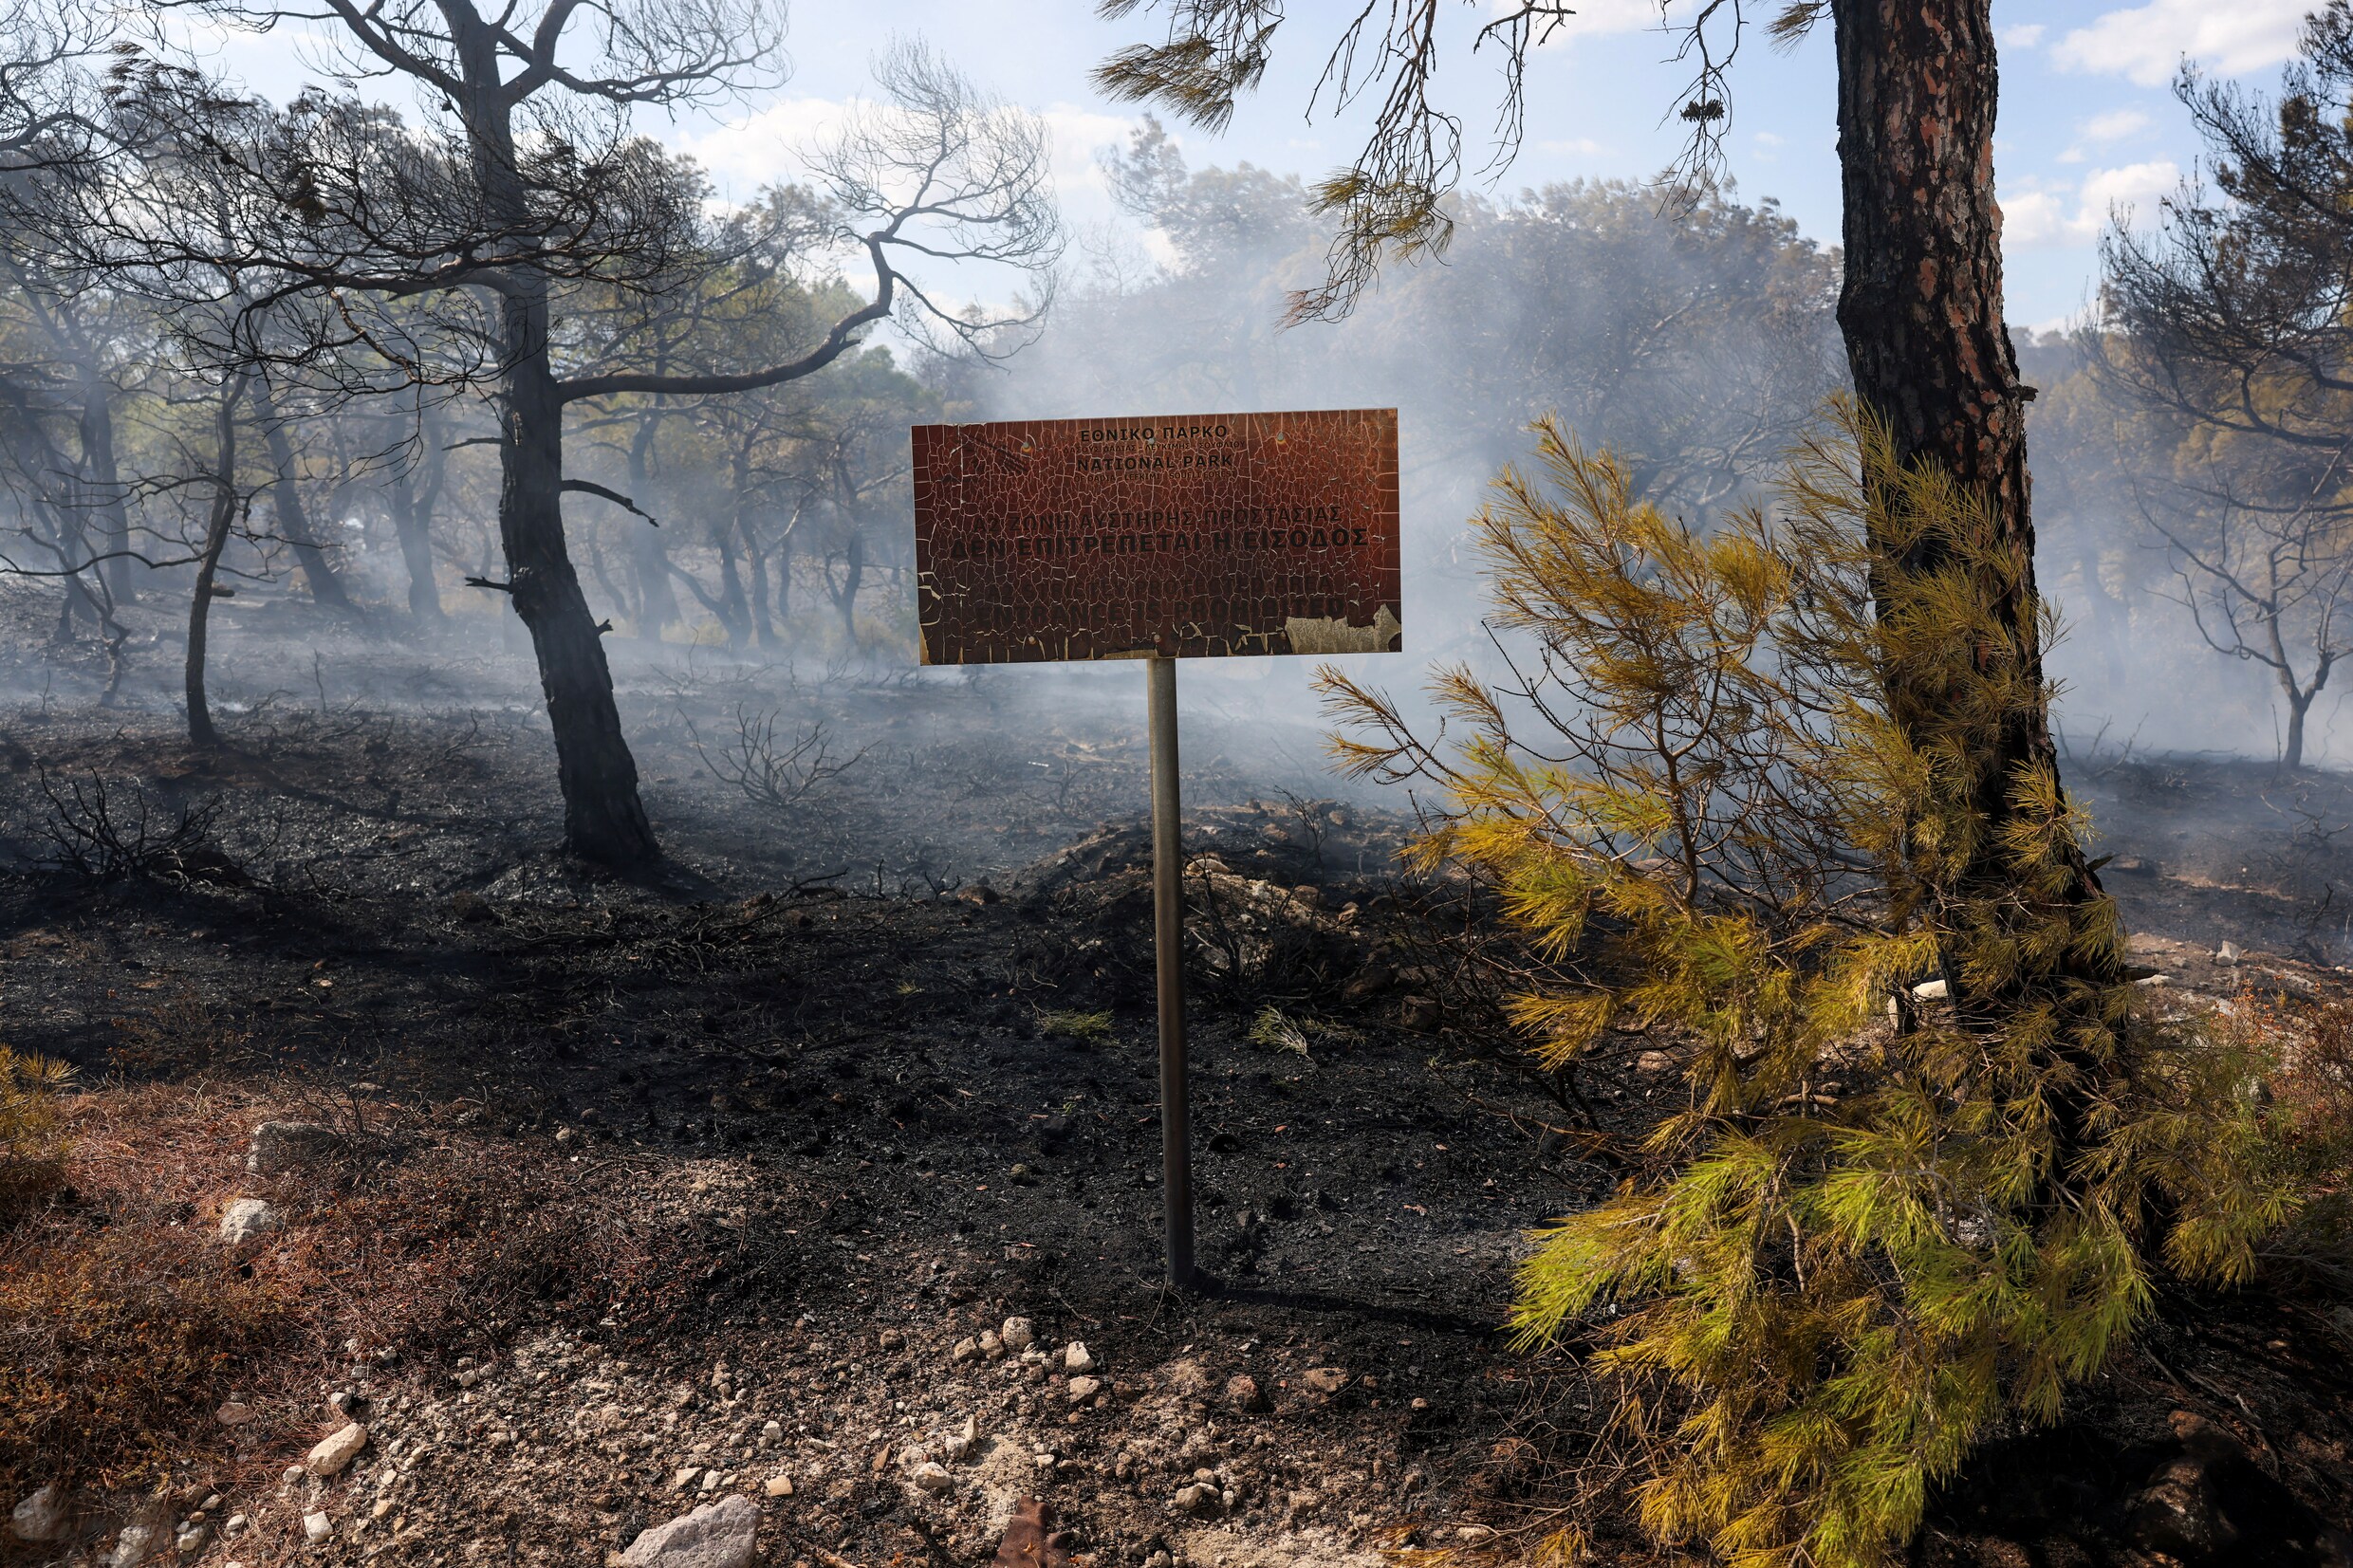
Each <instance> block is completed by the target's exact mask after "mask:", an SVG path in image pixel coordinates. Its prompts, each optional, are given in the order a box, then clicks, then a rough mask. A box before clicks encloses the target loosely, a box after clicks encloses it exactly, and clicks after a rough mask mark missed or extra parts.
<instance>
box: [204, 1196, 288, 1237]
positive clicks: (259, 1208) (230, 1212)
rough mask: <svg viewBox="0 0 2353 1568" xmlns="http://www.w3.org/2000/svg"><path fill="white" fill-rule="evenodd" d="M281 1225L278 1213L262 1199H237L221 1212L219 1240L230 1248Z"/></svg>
mask: <svg viewBox="0 0 2353 1568" xmlns="http://www.w3.org/2000/svg"><path fill="white" fill-rule="evenodd" d="M283 1223H284V1221H282V1220H281V1219H280V1218H279V1215H278V1211H277V1210H276V1209H275V1208H271V1207H270V1206H269V1204H268V1203H267V1202H265V1201H263V1200H262V1199H260V1198H239V1199H238V1200H237V1201H236V1202H234V1203H232V1204H231V1205H230V1206H229V1207H228V1208H224V1209H222V1210H221V1222H220V1239H221V1240H222V1241H224V1242H227V1243H228V1244H229V1245H232V1246H238V1245H243V1244H245V1243H247V1242H250V1241H253V1240H255V1239H256V1238H258V1237H260V1236H263V1235H265V1234H267V1233H268V1232H269V1231H272V1230H275V1229H277V1228H278V1227H279V1226H280V1225H282V1224H283Z"/></svg>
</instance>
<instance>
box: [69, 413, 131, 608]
mask: <svg viewBox="0 0 2353 1568" xmlns="http://www.w3.org/2000/svg"><path fill="white" fill-rule="evenodd" d="M82 467H83V472H84V473H85V474H86V475H87V476H88V481H89V486H90V489H92V490H94V491H96V492H97V503H98V515H99V517H100V519H101V521H102V523H103V525H104V527H105V534H106V557H107V559H106V563H105V564H104V565H103V566H102V567H101V568H99V575H100V576H101V578H102V579H103V581H105V584H106V592H107V594H108V595H109V596H110V597H111V598H112V599H113V600H114V601H115V606H116V608H118V609H120V607H122V606H123V605H125V604H133V603H137V602H138V600H139V588H138V585H137V584H136V583H135V582H134V581H132V579H131V568H132V566H133V565H134V564H136V563H134V562H133V561H132V560H131V559H130V555H129V551H130V548H131V515H130V508H129V507H126V506H125V505H124V504H123V498H122V472H121V470H120V467H119V466H118V464H117V462H116V458H115V409H114V389H113V388H111V387H109V386H108V385H107V384H106V382H105V381H104V380H103V379H102V378H100V377H99V376H97V375H96V374H95V373H93V372H88V371H85V372H84V373H83V383H82Z"/></svg>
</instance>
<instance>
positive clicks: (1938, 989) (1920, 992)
mask: <svg viewBox="0 0 2353 1568" xmlns="http://www.w3.org/2000/svg"><path fill="white" fill-rule="evenodd" d="M1952 995H1953V987H1951V986H1949V985H1947V984H1946V983H1945V982H1943V981H1941V980H1923V981H1921V982H1920V983H1919V984H1918V985H1917V986H1915V987H1912V997H1913V1000H1915V1001H1917V1002H1944V1001H1947V1000H1950V999H1951V997H1952Z"/></svg>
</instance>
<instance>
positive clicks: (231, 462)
mask: <svg viewBox="0 0 2353 1568" xmlns="http://www.w3.org/2000/svg"><path fill="white" fill-rule="evenodd" d="M244 396H245V378H244V377H242V376H238V377H233V378H231V379H230V381H229V382H228V384H227V385H225V386H223V387H222V388H221V395H220V407H219V409H218V410H217V411H216V412H215V414H214V415H213V509H212V514H211V515H210V516H209V517H207V518H206V520H205V527H204V545H203V548H202V549H201V550H200V551H199V552H198V553H197V556H196V587H195V594H194V595H193V596H192V597H191V598H190V600H189V603H188V659H187V664H186V666H185V668H184V670H183V676H184V679H185V683H186V689H187V693H188V738H189V740H191V741H192V742H194V743H195V744H196V745H197V746H202V747H213V746H218V745H219V744H220V732H219V731H218V730H216V729H213V709H212V705H211V703H210V702H209V701H208V700H207V699H206V697H205V692H204V659H205V632H206V629H207V626H208V623H209V622H210V620H211V617H212V610H213V577H214V576H215V574H217V573H218V571H219V570H220V558H221V551H222V549H223V548H225V547H226V546H227V545H228V544H229V529H230V526H231V525H232V524H233V523H234V522H235V521H236V520H237V403H238V400H239V399H240V398H242V397H244Z"/></svg>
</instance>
